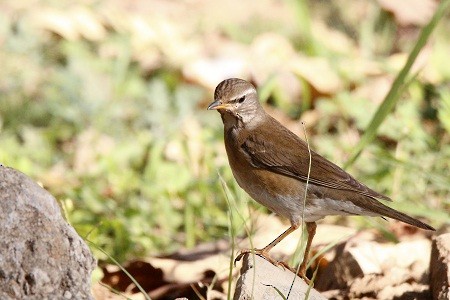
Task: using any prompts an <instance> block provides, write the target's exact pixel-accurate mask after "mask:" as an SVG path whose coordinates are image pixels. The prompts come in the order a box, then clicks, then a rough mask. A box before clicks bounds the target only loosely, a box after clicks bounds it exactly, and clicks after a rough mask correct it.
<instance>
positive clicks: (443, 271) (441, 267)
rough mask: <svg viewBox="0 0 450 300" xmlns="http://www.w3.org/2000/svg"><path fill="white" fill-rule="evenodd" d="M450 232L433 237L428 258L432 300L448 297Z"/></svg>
mask: <svg viewBox="0 0 450 300" xmlns="http://www.w3.org/2000/svg"><path fill="white" fill-rule="evenodd" d="M449 286H450V233H445V234H441V235H439V236H437V237H435V238H434V239H433V242H432V245H431V260H430V289H431V294H432V296H433V299H434V300H444V299H445V300H449V299H450V288H449Z"/></svg>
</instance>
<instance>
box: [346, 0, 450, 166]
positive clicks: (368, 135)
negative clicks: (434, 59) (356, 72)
mask: <svg viewBox="0 0 450 300" xmlns="http://www.w3.org/2000/svg"><path fill="white" fill-rule="evenodd" d="M449 3H450V0H444V1H442V2H440V4H439V6H438V8H437V10H436V12H435V14H434V16H433V18H432V19H431V21H430V22H429V23H428V24H427V25H426V26H425V27H424V28H423V29H422V31H421V32H420V36H419V39H418V40H417V43H416V44H415V46H414V48H413V49H412V51H411V53H410V54H409V56H408V60H407V61H406V63H405V65H404V66H403V68H402V70H401V71H400V73H398V75H397V77H396V78H395V80H394V83H393V84H392V87H391V89H390V90H389V93H388V94H387V95H386V97H385V98H384V100H383V103H381V105H380V106H379V107H378V110H377V111H376V113H375V115H374V116H373V118H372V120H371V121H370V123H369V126H368V127H367V129H366V131H365V132H364V134H363V136H362V137H361V139H360V140H359V142H358V144H357V145H356V147H355V148H354V149H353V152H352V153H351V155H350V158H349V159H348V161H347V162H346V163H345V164H344V169H345V168H348V167H349V166H351V165H352V164H353V163H354V162H355V161H356V159H357V158H358V157H359V155H360V154H361V152H362V150H363V149H364V148H365V147H366V146H367V145H368V144H369V143H370V142H372V141H373V139H374V138H375V137H376V134H377V131H378V128H379V127H380V125H381V124H382V123H383V121H384V119H386V117H387V115H388V114H389V113H390V112H391V111H392V109H393V108H394V106H395V104H396V103H397V101H398V99H400V95H401V91H402V90H403V89H404V88H405V87H406V85H405V84H404V82H405V79H406V76H407V75H408V73H409V71H410V70H411V67H412V65H413V64H414V61H415V60H416V58H417V56H418V55H419V53H420V51H421V50H422V48H423V47H424V46H425V44H426V42H427V40H428V38H429V37H430V35H431V33H432V32H433V30H434V28H435V27H436V25H437V24H438V23H439V20H440V19H441V18H442V16H443V15H444V13H445V10H446V8H447V6H448V4H449Z"/></svg>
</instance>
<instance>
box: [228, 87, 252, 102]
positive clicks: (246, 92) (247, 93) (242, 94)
mask: <svg viewBox="0 0 450 300" xmlns="http://www.w3.org/2000/svg"><path fill="white" fill-rule="evenodd" d="M254 92H255V89H254V88H252V87H249V88H248V89H246V90H244V91H243V92H242V93H241V94H239V95H238V96H236V97H234V98H233V100H237V99H239V98H241V97H243V96H247V95H249V94H251V93H254Z"/></svg>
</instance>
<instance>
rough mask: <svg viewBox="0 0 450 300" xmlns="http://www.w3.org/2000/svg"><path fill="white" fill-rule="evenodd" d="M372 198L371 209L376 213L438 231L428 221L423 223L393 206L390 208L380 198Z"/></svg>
mask: <svg viewBox="0 0 450 300" xmlns="http://www.w3.org/2000/svg"><path fill="white" fill-rule="evenodd" d="M371 200H372V201H371V204H372V205H371V207H370V209H369V210H370V211H372V212H374V213H377V214H380V215H382V216H385V217H388V218H392V219H396V220H399V221H402V222H404V223H407V224H409V225H412V226H415V227H418V228H422V229H425V230H433V231H436V229H434V228H433V227H432V226H430V225H428V224H426V223H423V222H422V221H419V220H417V219H415V218H413V217H410V216H408V215H407V214H404V213H402V212H399V211H397V210H395V209H393V208H390V207H389V206H386V205H384V204H383V203H381V202H379V201H378V200H375V199H371Z"/></svg>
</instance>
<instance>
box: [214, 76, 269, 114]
mask: <svg viewBox="0 0 450 300" xmlns="http://www.w3.org/2000/svg"><path fill="white" fill-rule="evenodd" d="M213 109H214V110H217V111H219V112H220V114H221V115H222V116H223V115H224V114H229V115H232V116H234V117H236V118H238V119H241V120H243V121H244V123H245V122H246V121H250V120H252V119H253V118H254V117H255V116H256V115H257V112H258V111H260V110H262V107H261V105H260V104H259V100H258V94H257V93H256V89H255V87H254V86H253V85H252V84H251V83H249V82H247V81H245V80H243V79H239V78H230V79H226V80H224V81H222V82H221V83H219V85H218V86H217V87H216V90H215V92H214V102H213V103H211V104H210V105H209V106H208V110H213Z"/></svg>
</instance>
